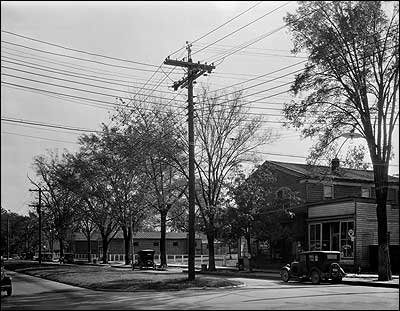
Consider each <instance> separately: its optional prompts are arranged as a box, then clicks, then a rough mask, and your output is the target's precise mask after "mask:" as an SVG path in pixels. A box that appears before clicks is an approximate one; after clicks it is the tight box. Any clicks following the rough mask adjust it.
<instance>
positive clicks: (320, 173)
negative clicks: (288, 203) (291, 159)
mask: <svg viewBox="0 0 400 311" xmlns="http://www.w3.org/2000/svg"><path fill="white" fill-rule="evenodd" d="M266 163H269V164H272V165H274V166H275V167H277V168H278V169H279V168H280V169H284V170H289V171H291V172H292V173H293V174H294V175H297V176H299V177H302V178H304V179H308V178H310V179H321V178H324V177H329V178H334V179H339V180H349V181H363V182H373V181H374V171H372V170H356V169H350V168H344V167H339V169H338V171H337V173H335V174H332V173H331V168H330V166H322V165H308V164H299V163H287V162H278V161H268V160H267V161H265V162H264V164H266ZM264 164H263V165H264ZM388 181H389V182H390V183H398V182H399V178H397V177H394V176H390V175H389V178H388Z"/></svg>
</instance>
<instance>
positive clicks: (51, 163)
mask: <svg viewBox="0 0 400 311" xmlns="http://www.w3.org/2000/svg"><path fill="white" fill-rule="evenodd" d="M65 161H66V155H65V154H63V155H62V156H61V158H60V157H59V156H58V154H57V153H56V152H51V151H50V152H49V154H48V156H47V157H46V156H43V155H41V156H37V157H35V158H34V162H33V166H34V168H35V172H36V175H37V176H38V177H39V182H38V183H36V182H34V181H32V180H31V182H32V183H33V184H34V185H35V186H37V187H40V188H42V189H44V190H45V191H43V193H42V199H43V203H42V213H43V220H44V221H43V224H47V230H46V231H49V230H53V229H54V230H55V237H56V238H57V239H58V241H59V243H60V256H61V257H62V256H63V255H64V246H65V245H64V244H65V242H66V239H67V234H68V233H71V228H72V225H73V224H74V219H75V208H76V205H77V203H78V200H77V196H76V195H75V194H74V193H73V192H72V191H70V190H69V189H67V188H65V187H64V186H63V185H62V183H61V182H60V178H59V177H60V176H59V175H58V166H59V165H62V163H63V162H65ZM46 219H47V222H46V221H45V220H46ZM43 228H44V229H46V226H44V227H43Z"/></svg>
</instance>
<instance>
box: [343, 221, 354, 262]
mask: <svg viewBox="0 0 400 311" xmlns="http://www.w3.org/2000/svg"><path fill="white" fill-rule="evenodd" d="M340 252H341V256H342V258H352V257H354V221H342V222H341V223H340Z"/></svg>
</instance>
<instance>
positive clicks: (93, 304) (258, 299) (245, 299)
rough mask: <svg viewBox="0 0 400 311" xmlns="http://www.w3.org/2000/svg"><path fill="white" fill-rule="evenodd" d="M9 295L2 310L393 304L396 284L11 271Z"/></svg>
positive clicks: (367, 306) (391, 306) (364, 306)
mask: <svg viewBox="0 0 400 311" xmlns="http://www.w3.org/2000/svg"><path fill="white" fill-rule="evenodd" d="M10 275H11V276H12V277H13V295H12V296H11V297H7V296H6V295H5V293H2V296H1V310H37V309H41V310H44V309H57V310H61V309H80V310H84V309H102V310H115V309H118V310H121V309H122V310H132V309H203V310H209V309H236V310H238V309H239V310H245V309H258V310H266V309H308V310H321V309H332V310H350V309H365V310H383V309H385V310H398V309H399V289H395V288H382V287H368V286H352V285H344V284H335V285H334V284H320V285H317V286H315V285H312V284H302V283H296V282H289V283H283V282H281V281H279V280H263V279H247V278H246V279H238V280H241V281H243V282H244V283H245V284H246V285H245V286H243V287H237V288H225V289H192V290H184V291H166V292H154V291H146V292H110V291H107V292H102V291H93V290H88V289H82V288H79V287H74V286H69V285H65V284H61V283H57V282H53V281H48V280H44V279H40V278H36V277H32V276H28V275H24V274H19V273H15V272H10Z"/></svg>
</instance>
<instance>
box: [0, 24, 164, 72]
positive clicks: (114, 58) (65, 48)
mask: <svg viewBox="0 0 400 311" xmlns="http://www.w3.org/2000/svg"><path fill="white" fill-rule="evenodd" d="M1 32H4V33H7V34H11V35H14V36H17V37H20V38H24V39H28V40H31V41H35V42H40V43H44V44H47V45H51V46H55V47H59V48H62V49H64V50H68V51H74V52H79V53H84V54H88V55H92V56H98V57H103V58H108V59H113V60H118V61H122V62H127V63H132V64H138V65H143V66H149V67H156V68H157V66H156V65H153V64H147V63H143V62H137V61H132V60H126V59H122V58H116V57H111V56H105V55H102V54H96V53H91V52H87V51H82V50H77V49H72V48H68V47H65V46H62V45H58V44H55V43H50V42H47V41H42V40H38V39H34V38H32V37H28V36H23V35H20V34H17V33H13V32H10V31H6V30H2V31H1Z"/></svg>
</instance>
